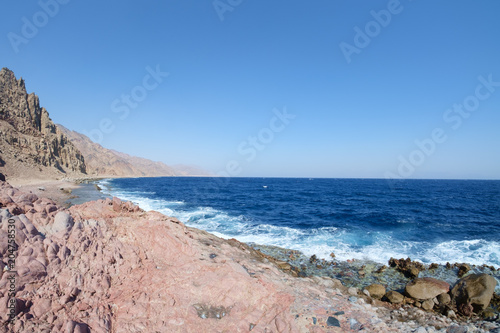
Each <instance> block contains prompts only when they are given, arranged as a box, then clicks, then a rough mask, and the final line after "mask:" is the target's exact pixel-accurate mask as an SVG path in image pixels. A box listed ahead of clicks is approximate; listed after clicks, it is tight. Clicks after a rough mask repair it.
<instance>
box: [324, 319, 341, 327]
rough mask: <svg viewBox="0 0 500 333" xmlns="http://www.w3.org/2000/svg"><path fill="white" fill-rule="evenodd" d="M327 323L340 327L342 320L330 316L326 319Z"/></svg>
mask: <svg viewBox="0 0 500 333" xmlns="http://www.w3.org/2000/svg"><path fill="white" fill-rule="evenodd" d="M326 325H328V326H335V327H340V322H339V320H338V319H337V318H335V317H328V320H327V321H326Z"/></svg>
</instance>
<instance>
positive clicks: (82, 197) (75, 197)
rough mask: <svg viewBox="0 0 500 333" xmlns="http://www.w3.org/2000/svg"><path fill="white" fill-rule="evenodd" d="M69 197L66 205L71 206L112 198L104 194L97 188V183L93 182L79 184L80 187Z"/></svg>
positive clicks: (73, 190) (72, 191)
mask: <svg viewBox="0 0 500 333" xmlns="http://www.w3.org/2000/svg"><path fill="white" fill-rule="evenodd" d="M68 195H69V196H70V198H69V199H68V200H66V204H67V205H69V206H73V205H80V204H83V203H85V202H89V201H94V200H99V199H106V198H110V197H111V196H110V195H109V194H106V193H103V192H102V191H101V189H100V188H99V187H97V183H96V182H92V181H89V182H87V183H81V184H79V185H78V187H75V188H74V189H72V190H71V193H70V194H68Z"/></svg>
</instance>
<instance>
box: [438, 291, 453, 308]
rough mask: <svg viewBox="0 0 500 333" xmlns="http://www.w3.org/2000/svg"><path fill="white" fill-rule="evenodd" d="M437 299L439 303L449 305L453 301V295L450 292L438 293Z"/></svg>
mask: <svg viewBox="0 0 500 333" xmlns="http://www.w3.org/2000/svg"><path fill="white" fill-rule="evenodd" d="M437 300H438V302H439V304H442V305H447V304H450V303H451V296H450V294H448V293H443V294H440V295H438V297H437Z"/></svg>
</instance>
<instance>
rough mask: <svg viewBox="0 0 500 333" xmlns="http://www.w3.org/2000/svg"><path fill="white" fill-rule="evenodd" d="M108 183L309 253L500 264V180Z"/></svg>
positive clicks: (199, 220) (225, 231) (245, 237)
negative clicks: (390, 182)
mask: <svg viewBox="0 0 500 333" xmlns="http://www.w3.org/2000/svg"><path fill="white" fill-rule="evenodd" d="M99 186H100V187H102V188H103V191H104V193H106V194H109V195H113V196H117V197H119V198H121V199H124V200H129V201H132V202H134V203H136V204H138V205H139V206H140V207H141V208H143V209H145V210H156V211H159V212H161V213H164V214H166V215H169V216H173V217H176V218H178V219H179V220H181V221H182V222H184V223H185V224H186V225H188V226H191V227H195V228H199V229H203V230H206V231H208V232H211V233H213V234H215V235H217V236H220V237H223V238H236V239H238V240H239V241H242V242H248V243H257V244H262V245H275V246H280V247H284V248H289V249H295V250H300V251H302V252H303V253H304V254H305V255H308V256H311V255H313V254H314V255H316V256H318V257H321V258H325V259H327V258H328V259H330V254H331V253H334V254H335V256H336V259H339V260H347V259H359V260H368V261H374V262H377V263H383V264H387V261H388V260H389V259H390V258H391V257H395V258H406V257H410V258H411V259H412V260H418V261H421V262H423V263H425V264H430V263H440V264H445V263H446V262H451V263H455V262H458V263H464V262H465V263H470V264H475V265H482V264H487V265H490V266H495V267H497V268H498V267H500V181H488V180H402V181H398V182H396V183H392V184H389V183H387V181H386V180H377V179H297V178H293V179H290V178H191V177H189V178H187V177H167V178H128V179H106V180H102V181H100V182H99Z"/></svg>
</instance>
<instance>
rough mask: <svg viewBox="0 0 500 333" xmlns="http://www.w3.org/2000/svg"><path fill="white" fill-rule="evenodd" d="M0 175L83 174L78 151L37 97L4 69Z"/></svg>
mask: <svg viewBox="0 0 500 333" xmlns="http://www.w3.org/2000/svg"><path fill="white" fill-rule="evenodd" d="M0 171H1V172H2V173H3V174H5V175H6V176H7V178H9V177H14V178H18V177H33V178H37V176H39V177H40V178H46V177H47V176H53V177H58V176H62V175H66V176H67V175H76V176H81V175H82V174H85V172H86V168H85V162H84V158H83V156H82V155H81V154H80V152H79V150H78V149H77V148H76V147H75V146H74V145H73V144H72V143H71V142H70V141H69V139H68V138H67V137H66V135H64V133H62V132H61V131H60V130H59V129H58V128H57V127H56V125H55V124H54V123H53V122H52V120H51V119H50V117H49V114H48V112H47V110H45V108H43V107H41V106H40V101H39V99H38V96H36V95H35V94H33V93H31V94H28V93H27V91H26V86H25V83H24V80H23V79H22V78H21V79H19V80H18V79H16V77H15V75H14V73H13V72H12V71H10V70H9V69H7V68H3V69H2V70H1V71H0Z"/></svg>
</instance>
